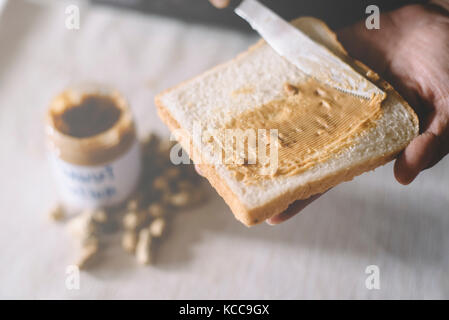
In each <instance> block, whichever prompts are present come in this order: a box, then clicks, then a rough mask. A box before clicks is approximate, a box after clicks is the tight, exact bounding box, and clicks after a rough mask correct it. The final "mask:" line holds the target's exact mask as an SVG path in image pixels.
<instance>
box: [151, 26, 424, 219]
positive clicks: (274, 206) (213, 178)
mask: <svg viewBox="0 0 449 320" xmlns="http://www.w3.org/2000/svg"><path fill="white" fill-rule="evenodd" d="M305 20H312V23H319V24H321V27H322V28H323V30H325V31H326V32H327V33H328V36H329V37H330V38H332V39H334V41H335V44H337V45H338V48H337V50H338V52H335V53H336V54H338V55H339V56H341V57H343V58H344V60H345V62H346V63H348V64H349V65H351V66H352V67H353V68H354V69H355V70H356V71H358V72H359V73H361V74H362V75H364V76H365V77H367V78H368V79H370V80H371V81H372V82H373V83H375V84H376V85H377V86H378V87H380V88H381V89H383V90H384V91H385V92H386V93H387V95H394V96H396V97H397V98H398V99H399V100H400V102H401V103H402V104H403V105H404V107H405V108H406V110H407V112H408V113H409V114H410V115H411V116H412V122H413V125H414V127H415V132H418V128H419V121H418V117H417V115H416V114H415V112H414V111H413V109H412V108H411V107H410V106H409V105H408V103H407V102H406V101H405V100H404V99H403V98H402V97H401V96H400V95H399V94H398V93H397V92H396V91H395V90H394V89H393V87H392V86H391V85H390V84H388V83H387V82H386V81H385V80H383V79H381V78H380V77H379V76H378V75H377V74H376V73H375V72H374V71H372V70H371V69H370V68H368V67H367V66H366V65H364V64H363V63H362V62H360V61H357V60H355V59H353V58H351V57H349V56H348V55H347V52H346V50H345V49H344V48H343V46H342V45H341V44H340V43H339V42H338V40H337V37H336V34H335V33H334V32H332V31H331V30H330V29H329V28H328V26H327V25H326V24H325V23H324V22H322V21H321V20H318V19H316V18H309V17H307V18H300V19H297V20H295V21H294V24H298V23H300V22H304V21H305ZM263 44H264V41H263V40H261V41H259V42H258V43H256V44H255V45H254V46H252V47H250V48H249V50H248V51H251V50H255V49H257V48H258V47H259V46H261V45H263ZM248 51H247V52H248ZM245 53H246V52H245ZM245 53H242V54H240V55H238V56H237V57H236V58H234V60H231V62H232V61H235V60H237V59H239V58H240V57H242V56H243V55H244V54H245ZM228 63H229V62H228ZM218 67H219V66H217V67H215V68H218ZM215 68H213V69H215ZM213 69H212V70H213ZM210 71H211V70H209V71H207V72H210ZM200 76H201V75H200ZM194 79H195V78H194ZM189 81H191V80H189ZM186 82H188V81H186ZM186 82H183V83H181V84H179V85H178V86H176V87H174V88H172V89H169V90H165V91H164V92H162V93H161V94H159V95H158V96H156V98H155V104H156V107H157V110H158V114H159V116H160V118H161V119H162V121H163V122H164V123H165V124H166V125H167V126H168V127H169V128H170V130H171V131H174V130H176V129H180V128H181V127H180V125H179V123H178V122H177V121H176V120H175V119H174V118H173V116H172V115H171V114H170V112H169V111H168V110H167V108H166V107H165V106H164V104H163V103H162V100H161V97H162V95H164V94H165V93H166V92H169V91H170V90H174V89H176V88H177V87H179V86H182V85H184V84H185V83H186ZM180 131H181V132H180V136H179V137H178V140H179V142H180V143H181V145H182V146H183V148H184V149H185V150H190V151H191V154H189V156H190V157H191V159H192V160H193V161H194V162H195V163H201V164H199V165H198V166H199V168H200V170H201V172H202V174H203V175H204V177H206V178H207V179H208V180H209V182H210V183H211V185H212V186H213V187H214V188H215V190H217V192H218V194H219V195H220V196H221V197H222V198H223V199H224V200H225V202H226V203H227V205H228V206H229V207H230V208H231V210H232V212H233V214H234V216H235V217H236V218H237V219H238V220H239V221H240V222H242V223H243V224H245V225H246V226H252V225H255V224H258V223H261V222H263V221H265V220H266V219H268V218H271V217H273V216H275V215H277V214H279V213H281V212H283V211H284V210H286V209H287V208H288V206H289V205H290V204H291V203H292V202H294V201H296V200H302V199H307V198H309V197H311V196H313V195H315V194H318V193H323V192H325V191H326V190H328V189H330V188H332V187H334V186H336V185H338V184H340V183H341V182H345V181H350V180H352V179H353V178H354V177H356V176H358V175H360V174H362V173H364V172H366V171H370V170H374V169H375V168H377V167H379V166H381V165H384V164H386V163H387V162H389V161H391V160H392V159H394V158H395V156H396V155H397V154H398V153H399V152H400V151H401V150H402V149H404V148H405V147H406V146H407V145H408V143H409V142H408V141H407V142H406V143H404V144H402V145H400V146H398V147H397V148H396V149H394V150H391V151H390V152H389V153H387V154H384V155H382V156H379V157H376V158H373V159H370V160H369V161H367V162H364V163H363V164H354V165H353V166H351V167H347V168H344V169H342V170H339V171H335V172H332V173H330V174H329V175H326V176H324V177H322V178H321V179H319V180H315V181H312V182H310V183H308V184H306V185H302V186H299V187H297V188H296V189H294V190H293V191H290V192H288V193H284V194H282V195H280V196H278V197H276V198H274V199H273V200H271V201H269V202H266V203H264V204H263V205H262V206H260V207H256V208H250V209H249V208H246V207H245V206H244V205H243V204H242V203H241V202H240V200H239V199H238V197H237V196H236V195H235V194H234V192H232V190H231V189H230V187H229V186H228V185H227V184H226V183H225V181H224V179H222V178H221V177H220V175H219V174H218V172H217V171H216V169H215V167H214V166H213V165H211V164H205V163H206V161H203V160H204V159H202V158H201V154H200V153H199V152H198V151H197V149H196V148H195V147H191V146H190V141H191V140H190V137H189V136H188V133H187V132H186V131H185V130H180Z"/></svg>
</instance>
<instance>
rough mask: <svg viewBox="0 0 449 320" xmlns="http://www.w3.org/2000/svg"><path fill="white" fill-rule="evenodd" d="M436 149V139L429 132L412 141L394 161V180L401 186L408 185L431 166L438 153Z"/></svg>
mask: <svg viewBox="0 0 449 320" xmlns="http://www.w3.org/2000/svg"><path fill="white" fill-rule="evenodd" d="M437 149H438V145H437V138H436V136H435V135H434V134H433V133H431V132H424V133H423V134H421V135H419V136H417V137H416V138H415V139H413V140H412V141H411V142H410V144H409V145H408V146H407V147H406V148H405V149H404V151H403V152H402V153H401V154H400V155H399V157H398V158H397V159H396V162H395V164H394V175H395V177H396V180H397V181H398V182H399V183H401V184H403V185H408V184H410V183H411V182H412V181H413V180H415V178H416V177H417V176H418V174H419V173H420V172H421V171H422V170H424V169H426V168H428V167H429V166H430V165H431V164H432V161H433V159H434V158H435V157H436V154H437V153H438V152H437Z"/></svg>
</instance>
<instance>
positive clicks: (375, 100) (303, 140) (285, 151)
mask: <svg viewBox="0 0 449 320" xmlns="http://www.w3.org/2000/svg"><path fill="white" fill-rule="evenodd" d="M382 100H383V97H381V96H373V97H371V99H369V100H367V99H364V98H359V97H356V96H353V95H350V94H346V93H343V92H340V91H338V90H336V89H334V88H331V87H328V86H326V85H323V84H321V83H319V82H318V81H316V80H314V79H312V78H310V79H309V80H307V81H306V82H303V83H300V84H297V85H294V84H290V83H286V84H285V85H284V92H283V97H282V98H280V99H277V100H273V101H270V102H268V103H266V104H264V105H262V106H260V107H257V108H255V109H252V110H249V111H246V112H243V113H242V114H240V115H239V116H238V117H236V118H234V119H233V120H231V121H230V122H228V123H227V125H226V126H225V127H226V129H240V130H247V129H253V130H255V131H256V132H257V130H259V129H267V130H269V129H277V133H278V134H277V139H272V138H270V141H268V143H267V144H266V145H264V146H263V147H265V148H266V152H267V153H268V154H269V152H270V150H269V145H270V143H276V144H277V150H278V157H277V159H278V160H277V166H276V170H275V171H272V172H271V173H270V174H267V173H266V172H267V171H266V170H265V169H266V167H267V163H261V162H260V161H255V163H254V162H253V164H249V163H248V161H244V163H243V164H237V163H231V164H226V165H227V166H228V168H229V169H230V170H231V171H233V173H234V174H235V177H236V178H237V179H238V180H240V181H243V182H245V183H247V184H254V183H256V182H258V181H260V180H261V179H269V178H271V177H273V176H291V175H295V174H299V173H301V172H303V171H305V170H306V169H308V168H310V167H312V166H314V165H315V164H317V163H320V162H322V161H325V160H327V159H328V158H330V157H331V156H332V155H335V154H336V153H338V152H340V151H341V150H343V149H344V148H346V147H348V146H350V145H351V143H352V141H353V139H354V137H356V136H357V135H360V134H363V133H364V132H366V131H367V129H368V128H370V127H371V126H373V124H374V120H376V119H377V118H378V117H380V116H381V114H382V108H381V104H382ZM271 140H276V141H271ZM257 141H258V144H259V142H260V141H259V140H257ZM246 145H248V144H246ZM256 148H258V145H256ZM246 152H247V155H246V159H248V157H250V156H251V154H253V155H254V154H256V153H257V152H256V151H255V150H250V148H249V147H248V150H246Z"/></svg>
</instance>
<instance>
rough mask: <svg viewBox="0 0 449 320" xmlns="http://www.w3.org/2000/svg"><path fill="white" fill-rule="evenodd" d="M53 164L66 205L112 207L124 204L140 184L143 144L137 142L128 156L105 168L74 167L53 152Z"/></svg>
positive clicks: (125, 155) (126, 154)
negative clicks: (141, 146)
mask: <svg viewBox="0 0 449 320" xmlns="http://www.w3.org/2000/svg"><path fill="white" fill-rule="evenodd" d="M50 162H51V165H52V169H53V174H54V176H55V179H56V182H57V184H58V187H59V193H60V196H61V198H62V201H63V202H64V203H65V204H66V205H68V206H69V207H73V208H77V209H85V208H95V207H104V206H112V205H116V204H119V203H120V202H122V201H124V200H125V199H126V198H127V197H128V196H129V195H130V194H131V192H133V190H134V188H135V187H136V185H137V183H138V180H139V174H140V167H141V154H140V144H139V143H138V142H137V141H136V142H135V143H134V144H133V145H132V147H131V148H130V149H129V150H128V151H127V152H126V153H125V154H123V155H122V156H120V157H119V158H117V159H115V160H113V161H111V162H110V163H107V164H104V165H99V166H80V165H75V164H71V163H68V162H66V161H64V160H62V159H60V158H59V157H58V156H57V155H56V154H54V153H50Z"/></svg>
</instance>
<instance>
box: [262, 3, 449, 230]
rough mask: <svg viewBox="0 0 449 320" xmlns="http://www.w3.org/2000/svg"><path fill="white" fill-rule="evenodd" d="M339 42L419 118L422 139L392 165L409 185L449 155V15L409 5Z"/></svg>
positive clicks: (299, 205)
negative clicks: (395, 91) (373, 72)
mask: <svg viewBox="0 0 449 320" xmlns="http://www.w3.org/2000/svg"><path fill="white" fill-rule="evenodd" d="M338 37H339V39H340V41H341V42H342V43H343V45H344V47H345V48H346V49H347V50H348V52H349V54H350V55H351V56H353V57H354V58H357V59H359V60H361V61H363V62H364V63H366V64H368V65H369V66H370V67H372V68H373V69H374V70H375V71H377V72H378V73H380V74H381V75H382V76H383V77H384V78H385V79H386V80H388V81H390V82H391V83H392V85H393V86H394V87H395V88H396V89H397V90H398V91H399V93H401V95H403V96H404V98H405V99H406V100H407V101H408V102H409V103H410V104H411V106H412V107H413V108H414V109H415V111H416V113H417V114H418V117H419V120H420V127H421V134H420V135H419V136H418V137H416V138H415V139H414V140H413V141H412V142H411V143H410V144H409V146H408V147H407V148H406V149H405V150H404V151H403V152H402V153H401V154H400V155H399V157H398V158H397V160H396V163H395V166H394V173H395V176H396V179H397V180H398V181H399V182H400V183H402V184H409V183H411V182H412V181H413V180H414V179H415V178H416V176H417V175H418V174H419V173H420V172H421V171H423V170H425V169H427V168H430V167H432V166H433V165H435V164H436V163H437V162H438V161H440V160H441V159H442V158H443V157H444V156H445V155H447V154H448V152H449V16H448V14H447V12H444V10H443V9H439V8H437V7H433V6H430V5H427V6H425V5H412V6H406V7H403V8H401V9H398V10H395V11H392V12H390V13H386V14H382V15H381V22H380V29H379V30H368V29H366V27H365V24H364V23H363V22H360V23H358V24H356V25H354V26H351V27H348V28H345V29H343V30H341V31H340V32H338ZM319 196H320V195H316V196H313V197H311V198H309V199H307V200H299V201H296V202H294V203H293V204H292V205H290V207H289V208H288V209H287V210H286V211H285V212H283V213H281V214H279V215H277V216H275V217H273V218H271V219H268V220H267V223H269V224H278V223H280V222H283V221H285V220H287V219H289V218H291V217H292V216H294V215H295V214H297V213H299V212H300V211H301V210H302V209H304V208H305V207H306V206H307V205H308V204H310V203H311V202H312V201H314V200H316V199H317V198H318V197H319Z"/></svg>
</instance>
